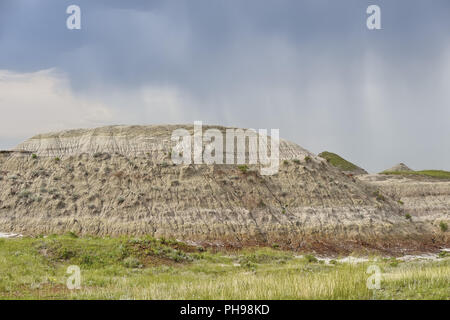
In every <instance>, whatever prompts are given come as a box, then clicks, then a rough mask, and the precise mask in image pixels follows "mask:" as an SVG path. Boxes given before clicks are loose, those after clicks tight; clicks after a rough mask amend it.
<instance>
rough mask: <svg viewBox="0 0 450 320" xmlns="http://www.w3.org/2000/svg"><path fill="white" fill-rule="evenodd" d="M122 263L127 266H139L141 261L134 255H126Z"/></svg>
mask: <svg viewBox="0 0 450 320" xmlns="http://www.w3.org/2000/svg"><path fill="white" fill-rule="evenodd" d="M123 265H124V266H125V267H127V268H133V269H135V268H139V267H140V266H141V261H139V259H138V258H135V257H128V258H125V259H124V260H123Z"/></svg>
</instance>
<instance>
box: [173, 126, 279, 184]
mask: <svg viewBox="0 0 450 320" xmlns="http://www.w3.org/2000/svg"><path fill="white" fill-rule="evenodd" d="M279 136H280V131H279V129H271V131H270V147H269V146H268V140H269V137H268V136H267V130H266V129H259V130H258V132H256V130H254V129H247V130H243V129H233V128H228V129H226V131H225V139H224V136H223V133H222V131H221V130H219V129H208V130H206V131H205V133H204V134H203V129H202V122H201V121H195V122H194V137H193V139H194V141H193V146H192V136H191V134H190V133H189V131H188V130H186V129H183V128H179V129H176V130H174V131H173V132H172V137H171V140H172V141H174V142H176V143H177V144H176V145H175V146H174V147H173V149H172V154H171V158H172V161H173V163H175V164H191V163H192V162H193V163H194V164H214V163H216V164H224V152H223V151H224V144H225V164H247V163H248V164H260V165H261V174H262V175H273V174H275V173H277V172H278V168H279V162H280V138H279ZM235 141H236V144H235ZM247 142H248V143H247ZM192 149H193V152H192ZM269 151H270V155H269V154H268V152H269ZM247 160H248V161H247Z"/></svg>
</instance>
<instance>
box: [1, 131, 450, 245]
mask: <svg viewBox="0 0 450 320" xmlns="http://www.w3.org/2000/svg"><path fill="white" fill-rule="evenodd" d="M177 128H184V129H186V130H188V131H189V132H191V133H193V126H192V125H179V126H169V125H167V126H109V127H102V128H97V129H83V130H69V131H62V132H56V133H49V134H41V135H37V136H35V137H32V138H31V139H29V140H27V141H25V142H23V143H21V144H20V145H19V146H17V148H16V149H15V151H8V152H2V153H0V184H1V189H0V226H1V230H0V231H2V232H18V233H24V234H31V235H38V234H50V233H64V232H68V231H72V232H76V233H77V234H80V235H98V236H103V235H111V236H118V235H125V234H126V235H143V234H150V235H153V236H156V237H166V238H167V237H173V238H177V239H181V240H185V241H195V242H198V243H203V244H211V245H227V246H243V245H279V246H283V247H286V248H287V247H289V248H292V249H299V250H302V249H305V250H307V249H314V250H317V251H326V252H351V251H353V250H355V249H361V248H368V249H376V250H381V251H390V252H393V251H399V250H405V249H413V250H420V251H423V250H428V249H430V248H437V247H439V246H441V245H445V244H447V243H448V237H447V235H446V234H442V233H440V232H439V228H438V227H437V226H436V225H434V224H433V223H430V222H429V221H426V220H423V221H416V222H411V221H410V220H408V219H405V209H404V208H403V206H402V205H401V204H399V201H398V199H396V198H395V192H392V193H394V195H391V194H387V193H385V192H384V191H382V189H381V188H380V187H379V183H378V184H374V183H371V182H370V181H362V180H361V179H355V178H354V177H351V176H348V175H346V174H344V173H343V172H342V171H340V170H339V169H337V168H335V167H334V166H332V165H330V164H329V163H328V162H327V161H326V160H324V159H323V158H321V157H318V156H315V155H314V154H312V153H310V152H309V151H307V150H305V149H303V148H301V147H300V146H298V145H296V144H293V143H291V142H288V141H284V140H280V168H279V171H278V173H277V174H274V175H261V173H260V170H259V169H260V168H259V167H258V165H248V166H238V165H225V164H224V165H222V164H211V165H206V164H195V165H194V164H183V165H175V164H173V163H172V162H171V157H170V154H171V150H172V147H173V142H172V141H171V134H172V132H173V130H174V129H177ZM207 128H209V127H204V128H203V129H204V130H205V129H207ZM215 128H218V129H219V130H220V131H222V132H223V131H224V130H225V128H223V127H215ZM369 180H370V179H369ZM386 190H388V191H389V192H390V193H391V191H392V190H391V189H386ZM422 211H423V210H422ZM422 211H421V212H422Z"/></svg>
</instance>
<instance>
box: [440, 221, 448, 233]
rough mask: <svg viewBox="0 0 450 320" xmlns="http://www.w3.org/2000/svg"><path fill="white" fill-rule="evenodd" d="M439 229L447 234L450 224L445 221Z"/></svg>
mask: <svg viewBox="0 0 450 320" xmlns="http://www.w3.org/2000/svg"><path fill="white" fill-rule="evenodd" d="M439 228H441V231H442V232H446V231H447V230H448V224H447V223H445V222H444V221H441V222H440V223H439Z"/></svg>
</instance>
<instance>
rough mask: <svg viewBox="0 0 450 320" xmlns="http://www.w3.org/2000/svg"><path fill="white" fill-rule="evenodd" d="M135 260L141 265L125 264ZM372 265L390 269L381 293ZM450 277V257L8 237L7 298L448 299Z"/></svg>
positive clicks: (3, 261)
mask: <svg viewBox="0 0 450 320" xmlns="http://www.w3.org/2000/svg"><path fill="white" fill-rule="evenodd" d="M87 257H90V258H87ZM130 257H133V259H136V260H137V261H139V263H136V264H131V265H129V264H126V263H124V261H125V260H126V259H129V258H130ZM72 264H77V265H79V266H80V268H81V271H82V287H81V289H79V290H69V289H67V287H66V285H65V284H66V280H67V277H68V275H67V274H66V270H67V267H68V266H69V265H72ZM370 264H377V265H379V266H380V268H381V269H382V271H383V280H382V282H381V289H380V290H378V291H377V292H376V294H375V295H374V293H373V292H372V291H371V290H369V289H367V287H366V281H367V278H368V277H369V276H370V275H369V274H367V273H366V270H367V267H368V265H370ZM449 281H450V259H449V258H448V257H447V258H442V259H440V260H439V261H435V262H423V261H416V262H408V263H406V262H400V263H398V264H397V263H396V264H393V263H392V262H391V261H390V260H383V259H379V260H378V261H376V262H375V261H372V262H367V263H360V264H349V263H337V264H333V265H327V264H324V263H323V262H320V261H317V260H314V259H304V258H298V257H295V256H294V254H293V253H291V252H284V251H280V250H273V249H268V248H265V249H258V250H250V249H247V250H244V251H240V252H233V253H227V252H222V253H212V252H208V251H204V250H201V249H199V248H193V247H189V246H186V245H184V244H181V243H179V242H176V241H173V240H163V241H161V240H156V239H150V238H146V239H125V238H122V239H93V238H92V239H83V238H74V237H69V236H65V237H52V238H48V239H30V238H24V239H7V240H2V241H0V298H3V299H24V298H30V299H42V298H46V299H48V298H68V299H372V298H373V297H374V296H375V297H377V298H382V299H392V298H394V299H409V298H417V299H430V298H433V299H448V298H449V291H448V290H449V287H448V283H449Z"/></svg>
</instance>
